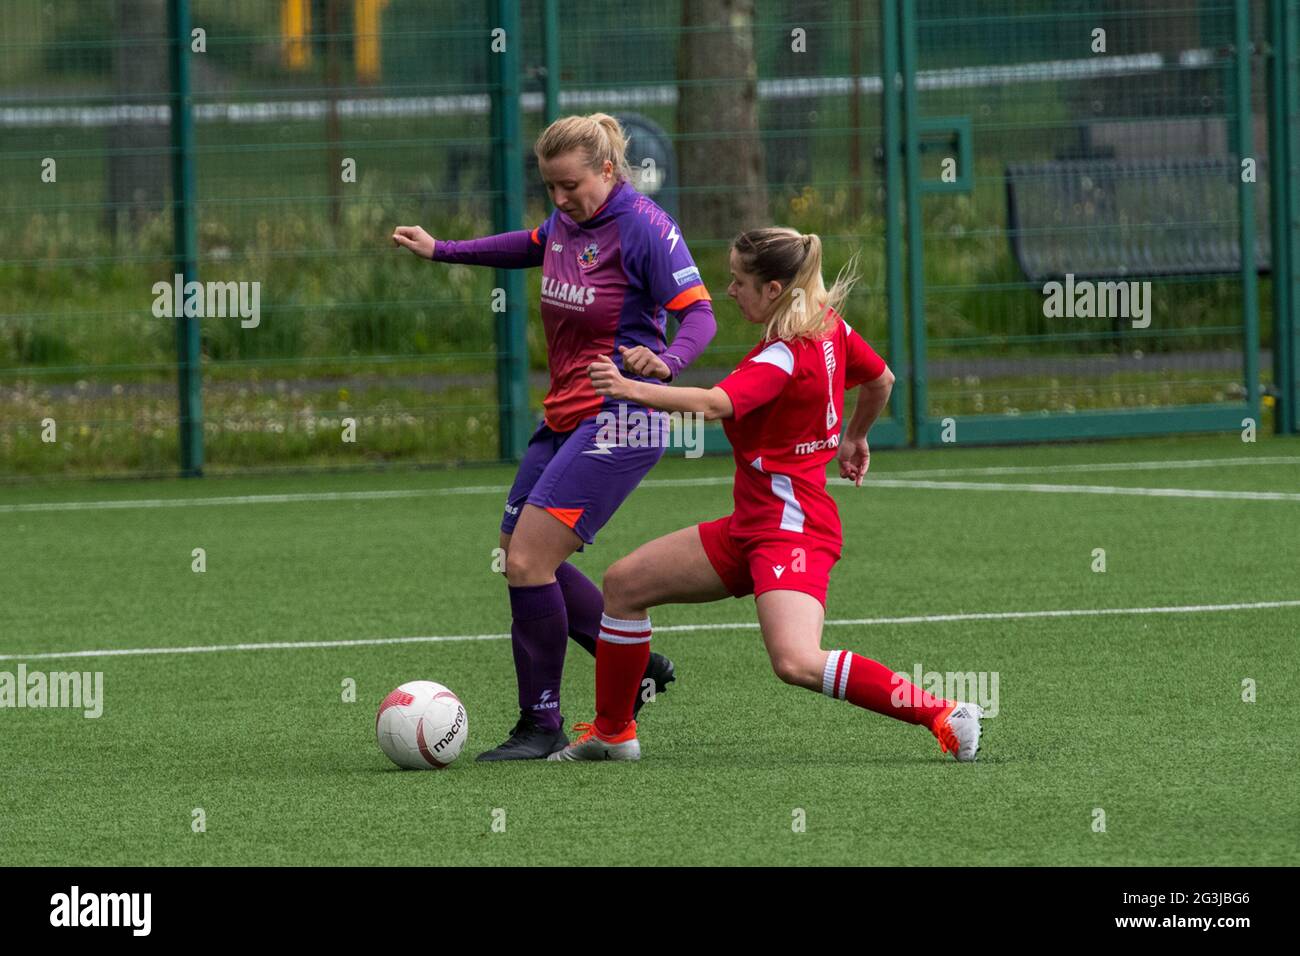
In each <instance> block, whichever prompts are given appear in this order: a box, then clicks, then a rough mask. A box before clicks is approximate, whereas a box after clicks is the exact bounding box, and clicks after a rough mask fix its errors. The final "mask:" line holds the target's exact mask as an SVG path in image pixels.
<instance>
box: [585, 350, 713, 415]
mask: <svg viewBox="0 0 1300 956" xmlns="http://www.w3.org/2000/svg"><path fill="white" fill-rule="evenodd" d="M587 375H588V376H590V377H591V384H592V385H594V386H595V388H596V394H598V395H607V396H609V397H610V398H617V399H622V400H623V401H627V402H636V403H637V404H638V405H645V406H646V407H647V408H657V409H659V410H660V411H664V412H692V413H695V414H698V415H703V416H704V417H705V418H706V419H708V420H714V419H718V418H730V417H731V415H732V413H733V412H734V409H733V407H732V405H731V397H730V396H729V395H728V394H727V393H726V392H724V391H723V390H722V389H720V388H684V387H683V388H679V387H677V386H673V385H656V384H655V383H654V382H637V381H634V380H632V379H628V378H624V377H623V375H622V373H621V372H619V370H618V366H616V365H615V364H614V363H613V362H612V361H611V360H610V358H609V356H607V355H602V356H601V357H600V358H598V359H596V361H594V362H592V363H591V364H590V365H589V366H587Z"/></svg>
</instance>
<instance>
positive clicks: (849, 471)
mask: <svg viewBox="0 0 1300 956" xmlns="http://www.w3.org/2000/svg"><path fill="white" fill-rule="evenodd" d="M893 390H894V373H893V372H891V371H890V370H889V367H888V366H886V367H885V370H884V371H883V372H881V373H880V376H879V377H878V378H876V379H874V380H872V381H870V382H864V383H863V384H862V385H861V386H859V388H858V404H857V406H856V407H855V408H854V409H853V416H852V417H851V418H850V419H849V423H848V424H847V425H845V426H844V440H843V441H841V442H840V451H839V456H838V458H839V464H840V477H841V478H847V479H849V481H851V482H853V483H854V484H855V485H861V484H862V479H863V477H865V476H866V474H867V469H868V468H869V467H870V466H871V449H870V448H869V447H868V446H867V432H869V431H871V426H872V425H874V424H875V423H876V419H877V418H879V417H880V413H881V412H882V411H884V408H885V406H886V405H887V404H889V393H890V392H892V391H893Z"/></svg>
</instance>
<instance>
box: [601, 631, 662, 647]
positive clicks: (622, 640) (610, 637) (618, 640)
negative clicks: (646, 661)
mask: <svg viewBox="0 0 1300 956" xmlns="http://www.w3.org/2000/svg"><path fill="white" fill-rule="evenodd" d="M600 639H601V640H602V641H606V642H608V643H610V644H649V643H650V635H649V634H647V635H646V636H645V637H625V636H624V635H622V634H606V633H605V629H604V628H601V630H600Z"/></svg>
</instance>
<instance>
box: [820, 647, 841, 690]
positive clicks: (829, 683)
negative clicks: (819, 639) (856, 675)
mask: <svg viewBox="0 0 1300 956" xmlns="http://www.w3.org/2000/svg"><path fill="white" fill-rule="evenodd" d="M843 653H844V652H843V651H831V653H830V656H828V657H827V658H826V666H825V667H824V668H822V693H823V694H825V695H826V696H827V697H834V696H835V686H834V685H835V670H836V668H837V667H838V666H839V660H840V655H841V654H843Z"/></svg>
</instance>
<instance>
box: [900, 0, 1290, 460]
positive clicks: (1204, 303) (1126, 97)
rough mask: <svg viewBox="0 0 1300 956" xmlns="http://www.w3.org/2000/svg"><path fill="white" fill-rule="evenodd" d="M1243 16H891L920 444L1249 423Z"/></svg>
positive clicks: (1253, 198)
mask: <svg viewBox="0 0 1300 956" xmlns="http://www.w3.org/2000/svg"><path fill="white" fill-rule="evenodd" d="M1289 2H1290V3H1291V5H1292V6H1293V7H1294V5H1295V2H1296V0H1289ZM891 12H892V11H891ZM1249 14H1250V10H1249V3H1248V0H1234V2H1232V3H1229V4H1225V5H1217V6H1211V5H1208V4H1204V3H1198V2H1196V0H1184V2H1160V3H1154V2H1134V3H1128V4H1124V5H1123V6H1122V8H1119V7H1117V5H1115V4H1110V3H1102V2H1069V3H1066V2H1052V3H1047V2H1034V0H997V2H989V0H985V2H973V0H957V2H954V0H943V2H937V0H898V2H897V7H896V16H897V27H898V29H897V42H898V50H899V62H898V68H899V70H898V75H899V80H898V81H897V83H896V84H894V86H896V87H897V96H898V98H899V101H900V105H901V122H900V124H899V128H898V131H897V140H896V142H897V149H896V152H898V153H901V155H902V156H903V162H904V186H903V195H904V203H903V205H904V206H905V209H906V230H907V243H906V245H907V249H906V259H905V261H906V284H907V294H906V298H907V305H908V313H909V315H908V332H909V335H908V338H909V344H910V357H909V359H910V360H909V363H908V364H909V369H908V371H909V373H910V374H909V376H908V379H909V390H910V398H911V414H912V430H913V439H914V441H915V442H916V444H918V445H922V446H924V445H932V444H939V443H951V442H959V443H962V444H968V443H990V442H1007V441H1031V440H1047V439H1069V438H1092V437H1105V436H1123V435H1139V434H1156V433H1169V432H1189V431H1210V430H1229V429H1231V430H1239V429H1241V428H1242V427H1243V423H1244V421H1245V420H1246V419H1251V420H1254V421H1256V422H1258V420H1259V402H1260V395H1259V369H1258V362H1259V357H1258V356H1259V348H1258V345H1259V342H1258V340H1259V329H1258V299H1257V271H1258V270H1259V269H1260V268H1261V267H1262V268H1268V267H1269V264H1270V257H1271V249H1270V246H1271V243H1270V242H1269V231H1268V230H1267V229H1260V230H1259V232H1258V234H1257V231H1256V215H1257V209H1266V206H1267V195H1266V193H1261V192H1260V191H1261V190H1263V189H1266V187H1267V184H1268V181H1269V177H1268V171H1267V164H1268V157H1267V156H1261V155H1260V152H1259V151H1258V150H1257V148H1256V143H1255V136H1256V127H1255V123H1254V122H1253V120H1252V118H1251V115H1252V114H1251V56H1250V52H1251V49H1252V47H1251V42H1250V16H1249ZM885 72H886V75H891V74H890V70H889V67H888V65H886V71H885ZM886 98H887V99H889V98H890V97H889V96H887V97H886ZM887 141H890V142H893V141H894V140H893V139H892V137H888V136H887Z"/></svg>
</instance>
